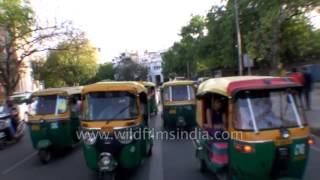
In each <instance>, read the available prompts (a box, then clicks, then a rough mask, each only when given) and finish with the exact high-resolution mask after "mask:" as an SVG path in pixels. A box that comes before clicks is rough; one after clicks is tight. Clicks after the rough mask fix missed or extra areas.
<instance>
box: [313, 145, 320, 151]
mask: <svg viewBox="0 0 320 180" xmlns="http://www.w3.org/2000/svg"><path fill="white" fill-rule="evenodd" d="M311 149H313V150H315V151H318V152H320V149H319V148H317V147H315V146H311Z"/></svg>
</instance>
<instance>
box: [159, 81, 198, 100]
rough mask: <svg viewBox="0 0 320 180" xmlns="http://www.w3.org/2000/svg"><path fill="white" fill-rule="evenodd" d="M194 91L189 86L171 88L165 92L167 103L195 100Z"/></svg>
mask: <svg viewBox="0 0 320 180" xmlns="http://www.w3.org/2000/svg"><path fill="white" fill-rule="evenodd" d="M194 96H195V95H194V90H193V88H192V86H189V85H179V86H170V87H167V88H165V90H164V98H165V100H166V101H184V100H192V99H194Z"/></svg>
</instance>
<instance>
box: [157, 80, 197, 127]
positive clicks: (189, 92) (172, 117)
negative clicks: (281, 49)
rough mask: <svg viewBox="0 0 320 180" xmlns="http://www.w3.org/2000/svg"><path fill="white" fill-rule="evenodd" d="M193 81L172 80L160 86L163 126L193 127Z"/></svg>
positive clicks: (194, 103) (194, 123)
mask: <svg viewBox="0 0 320 180" xmlns="http://www.w3.org/2000/svg"><path fill="white" fill-rule="evenodd" d="M195 91H196V90H195V82H194V81H188V80H174V81H169V82H166V83H163V85H162V88H161V94H162V95H161V96H162V110H163V111H162V112H163V114H162V116H163V125H164V127H165V128H193V127H195V125H196V121H195V119H196V116H195V114H196V112H195V110H196V106H195V105H196V101H195Z"/></svg>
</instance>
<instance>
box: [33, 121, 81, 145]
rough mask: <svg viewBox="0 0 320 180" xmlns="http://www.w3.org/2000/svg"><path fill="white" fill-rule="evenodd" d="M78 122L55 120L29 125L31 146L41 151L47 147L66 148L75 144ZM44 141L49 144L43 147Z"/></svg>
mask: <svg viewBox="0 0 320 180" xmlns="http://www.w3.org/2000/svg"><path fill="white" fill-rule="evenodd" d="M73 121H79V120H77V119H72V120H69V119H68V120H56V121H50V122H48V121H43V122H42V123H32V122H30V123H29V132H30V136H31V140H32V145H33V147H34V148H35V149H43V148H47V147H49V146H51V147H53V148H57V149H59V148H68V147H71V146H72V145H73V144H75V143H77V142H78V141H77V135H76V131H77V130H78V128H79V123H77V122H73ZM44 140H46V141H47V142H50V144H47V145H45V143H44Z"/></svg>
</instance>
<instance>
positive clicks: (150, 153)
mask: <svg viewBox="0 0 320 180" xmlns="http://www.w3.org/2000/svg"><path fill="white" fill-rule="evenodd" d="M152 147H153V145H151V146H150V149H149V151H148V153H147V157H151V156H152Z"/></svg>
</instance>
